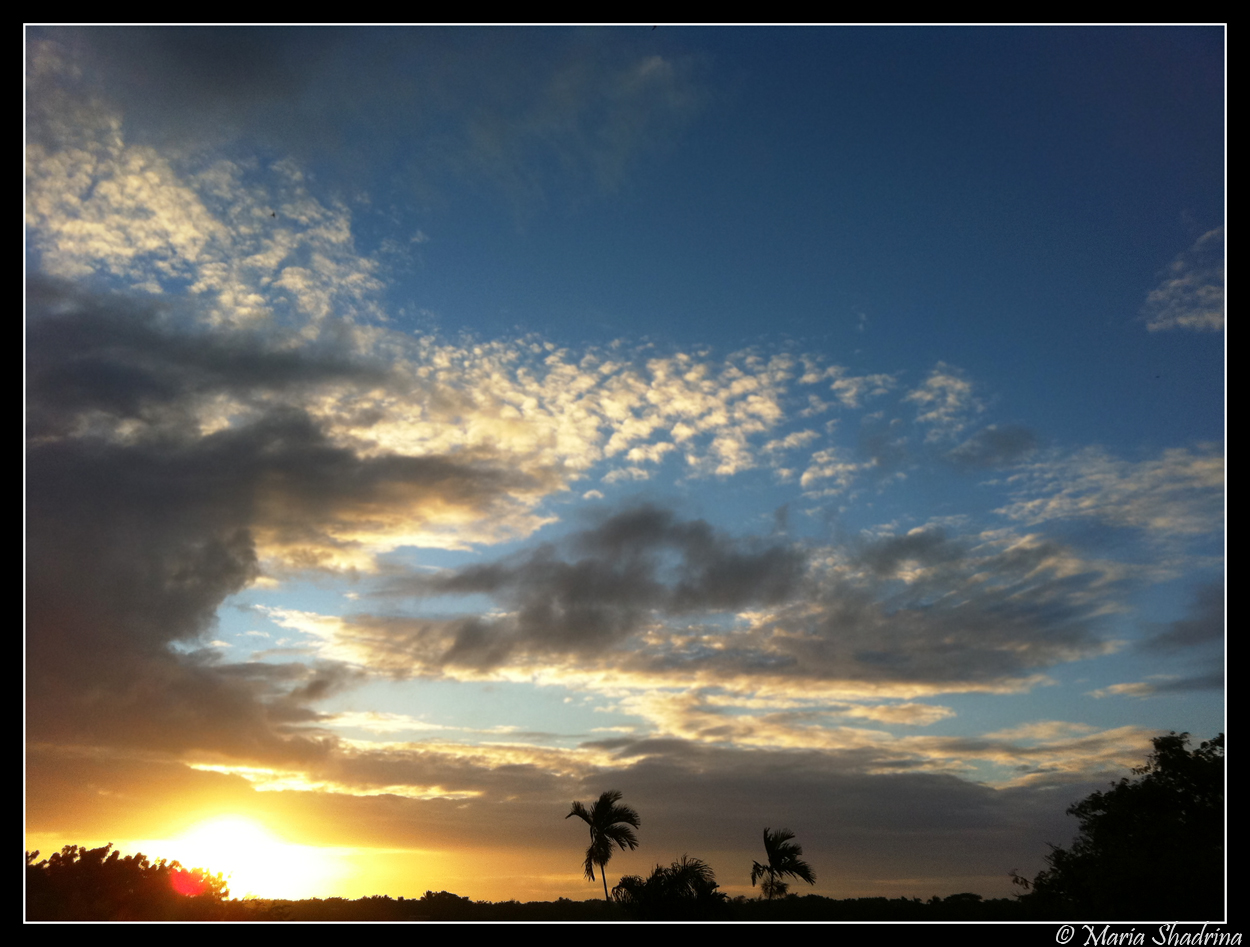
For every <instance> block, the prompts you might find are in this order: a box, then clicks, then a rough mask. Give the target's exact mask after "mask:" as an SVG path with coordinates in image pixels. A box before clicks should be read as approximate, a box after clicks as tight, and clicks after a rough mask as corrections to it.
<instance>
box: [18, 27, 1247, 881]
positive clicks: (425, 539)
mask: <svg viewBox="0 0 1250 947" xmlns="http://www.w3.org/2000/svg"><path fill="white" fill-rule="evenodd" d="M25 54H26V146H27V191H26V220H27V229H26V275H25V318H26V323H25V354H26V403H25V404H26V437H27V458H26V468H25V475H26V481H25V493H26V546H25V553H26V581H27V585H26V600H25V605H26V639H25V680H24V685H25V700H26V705H25V709H26V746H25V749H26V764H25V765H26V771H25V777H26V786H25V788H26V804H25V837H26V848H27V849H28V850H34V849H40V850H41V851H42V852H43V853H44V857H46V856H47V855H49V854H51V853H52V852H53V851H59V850H60V849H61V848H62V847H63V846H64V845H67V844H74V845H83V844H87V845H91V846H93V847H98V846H99V845H103V844H105V843H114V844H115V846H116V847H118V848H119V849H122V848H125V849H126V851H127V853H133V852H134V851H136V850H138V849H136V848H135V847H134V846H139V845H141V846H148V847H151V848H153V849H154V850H153V851H149V850H148V848H146V847H145V848H143V849H142V851H143V853H144V854H145V855H147V856H148V857H149V858H153V859H157V858H170V859H177V860H179V861H180V862H182V864H183V865H184V866H185V867H202V868H205V869H207V870H210V871H212V872H214V873H215V872H218V871H222V872H224V873H226V874H228V875H229V874H234V875H237V876H238V877H239V878H240V883H241V884H242V885H245V886H251V887H252V889H253V890H248V891H239V892H237V893H236V892H235V891H234V890H233V888H232V891H231V895H232V897H242V896H243V895H244V894H247V893H251V894H255V895H256V896H259V897H291V898H296V899H298V898H308V897H327V896H334V897H346V898H358V897H364V896H369V895H373V894H388V895H390V896H392V897H399V896H401V895H402V896H404V897H405V898H410V897H419V896H420V895H421V894H422V893H423V892H424V891H426V890H427V889H429V890H435V891H437V890H447V891H451V892H454V893H456V894H457V895H460V896H463V897H469V898H472V899H474V900H501V899H505V898H516V899H518V900H536V901H537V900H543V901H547V900H555V899H557V898H559V897H567V898H571V899H573V900H579V901H580V900H586V899H593V898H594V897H595V896H596V893H598V895H599V896H600V897H601V896H602V886H601V883H600V881H599V880H598V875H596V880H595V881H594V882H591V881H589V880H588V879H586V878H585V877H584V876H583V872H582V863H583V861H584V859H585V853H586V847H585V846H586V838H585V834H586V833H585V825H584V823H582V822H580V821H579V820H577V819H566V815H567V814H568V813H569V811H570V806H571V805H572V804H573V803H574V802H575V801H577V802H582V803H585V804H587V805H589V804H591V803H593V802H594V800H595V799H597V798H598V797H599V796H600V794H601V793H603V792H605V791H608V790H617V791H620V792H621V793H623V799H622V802H623V803H624V804H625V805H628V806H631V807H633V808H634V809H635V810H637V812H638V814H639V816H640V817H641V826H640V827H639V829H638V830H637V835H638V839H639V842H640V846H639V848H638V849H637V850H635V851H628V850H626V851H620V850H618V851H616V852H615V853H614V855H613V857H612V858H611V860H610V861H609V862H608V863H607V867H606V871H607V873H608V881H609V887H611V885H612V883H613V879H616V878H619V877H621V876H622V875H626V874H636V875H646V874H647V873H648V872H649V871H650V870H651V868H652V867H653V866H655V865H657V864H660V865H668V864H669V863H670V862H673V861H675V860H676V859H678V858H680V857H681V856H683V855H690V856H693V857H697V858H700V859H702V860H703V861H705V862H706V863H708V864H709V865H711V866H712V867H713V869H714V870H715V872H716V880H717V881H718V883H719V884H720V886H721V889H722V890H723V891H725V892H727V893H728V894H729V895H730V896H736V895H740V894H741V895H746V896H748V897H752V896H756V895H758V893H759V890H760V889H759V888H758V887H753V886H752V885H751V883H750V871H751V864H752V861H753V860H759V859H760V858H762V857H763V856H764V850H763V843H762V833H763V831H764V830H765V829H766V828H773V829H778V828H786V829H789V830H790V831H792V832H793V833H794V834H795V837H796V841H797V842H798V843H799V844H801V845H802V847H803V852H804V856H803V857H804V858H805V859H806V860H807V861H808V862H809V863H810V864H811V866H812V868H813V869H814V871H815V877H816V883H815V884H814V885H810V886H809V885H807V884H805V883H798V884H792V885H791V888H790V890H791V892H792V893H795V894H799V895H803V894H808V893H812V894H820V895H824V896H826V897H830V898H836V899H845V898H855V897H876V896H883V897H903V896H905V897H921V898H928V897H930V896H934V895H936V896H940V897H946V896H949V895H951V894H956V893H962V892H975V893H978V894H981V895H983V896H984V897H986V898H999V897H1009V896H1010V895H1011V894H1013V888H1012V883H1011V878H1010V876H1009V872H1012V871H1018V872H1020V873H1021V874H1023V875H1025V876H1028V877H1032V876H1033V875H1034V874H1035V873H1036V872H1037V871H1039V870H1041V869H1042V868H1043V867H1044V864H1045V863H1044V857H1045V855H1046V854H1047V852H1048V851H1049V849H1048V847H1047V846H1048V844H1050V843H1053V844H1056V845H1061V846H1064V845H1067V844H1069V842H1070V840H1071V839H1072V837H1073V836H1074V835H1075V834H1076V830H1077V829H1076V821H1075V819H1073V818H1071V817H1069V816H1067V815H1066V814H1065V810H1066V809H1067V807H1068V806H1069V805H1071V804H1073V803H1075V802H1076V801H1078V800H1079V799H1081V798H1083V797H1084V796H1086V795H1088V794H1089V793H1090V792H1092V791H1094V790H1096V789H1105V788H1106V786H1107V784H1108V783H1110V782H1112V781H1114V780H1116V779H1119V778H1121V777H1124V776H1127V775H1129V774H1130V771H1131V770H1132V768H1133V767H1137V766H1141V765H1142V763H1143V761H1144V760H1145V759H1146V757H1147V755H1148V753H1149V752H1150V747H1151V740H1152V738H1153V737H1155V736H1158V735H1159V734H1161V733H1166V732H1169V731H1177V732H1182V731H1183V732H1188V733H1190V734H1191V742H1192V743H1193V745H1197V744H1198V743H1200V742H1201V741H1204V740H1209V739H1211V738H1212V737H1213V736H1214V735H1216V734H1217V733H1222V732H1224V731H1225V729H1226V727H1225V721H1224V717H1225V709H1224V708H1225V700H1224V691H1225V679H1224V664H1225V653H1224V628H1225V586H1224V568H1225V567H1224V542H1225V538H1224V504H1225V499H1224V440H1225V435H1224V426H1225V413H1224V398H1225V391H1224V372H1225V368H1224V364H1225V336H1224V319H1225V316H1224V296H1223V293H1224V290H1223V284H1224V231H1223V227H1224V204H1225V187H1224V180H1225V173H1226V172H1225V138H1224V129H1225V73H1224V60H1225V48H1224V30H1223V28H1222V27H1218V26H1217V27H1152V28H1140V27H1105V28H1097V29H1095V28H1081V27H1046V28H1037V27H1012V28H977V27H958V28H940V29H939V28H926V27H806V28H754V27H741V28H705V27H664V26H661V27H659V28H658V29H652V27H651V26H650V25H646V26H640V27H613V28H547V27H543V28H526V29H521V28H439V27H413V28H389V27H388V28H360V27H357V28H351V27H343V28H340V27H334V28H301V27H166V28H151V27H38V26H32V27H27V28H26V48H25ZM579 828H580V831H579ZM179 846H183V847H184V849H185V850H186V851H187V852H188V853H191V854H194V853H195V852H197V851H198V852H200V853H201V854H203V855H206V856H210V857H218V856H219V857H220V858H221V859H222V860H223V861H227V862H228V861H229V860H231V859H235V863H233V864H220V865H212V864H204V865H200V864H196V863H194V859H188V858H185V857H183V855H180V854H178V852H177V851H176V849H177V848H178V847H179ZM243 849H247V850H248V851H249V852H250V853H251V859H250V861H249V859H248V858H243V857H241V856H238V853H239V852H240V851H241V850H243ZM244 879H246V880H244ZM297 889H301V890H303V889H306V891H307V893H305V894H282V895H274V894H271V893H269V892H273V891H284V892H285V891H295V890H297ZM331 889H333V890H331ZM326 892H329V893H328V894H327V893H326Z"/></svg>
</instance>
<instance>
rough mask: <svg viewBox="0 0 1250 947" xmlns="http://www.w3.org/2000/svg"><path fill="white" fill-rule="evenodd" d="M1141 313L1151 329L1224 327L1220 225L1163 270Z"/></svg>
mask: <svg viewBox="0 0 1250 947" xmlns="http://www.w3.org/2000/svg"><path fill="white" fill-rule="evenodd" d="M1164 277H1165V278H1164V280H1163V282H1162V283H1160V284H1159V285H1158V286H1157V287H1155V288H1154V289H1152V290H1151V291H1150V295H1149V296H1147V297H1146V304H1145V305H1144V306H1143V307H1142V311H1141V316H1142V318H1143V319H1145V320H1146V328H1147V329H1148V330H1150V331H1151V332H1160V331H1165V330H1168V329H1193V330H1197V331H1204V330H1205V331H1220V330H1222V329H1223V328H1224V228H1223V227H1217V228H1216V229H1215V230H1209V231H1207V232H1206V233H1204V234H1203V235H1202V236H1201V237H1199V238H1198V239H1197V241H1195V243H1194V245H1193V246H1192V247H1190V248H1189V249H1188V250H1186V251H1185V252H1184V253H1182V254H1181V255H1180V256H1178V257H1177V258H1176V259H1175V260H1173V261H1172V263H1171V264H1170V265H1169V266H1168V268H1167V269H1166V270H1165V271H1164Z"/></svg>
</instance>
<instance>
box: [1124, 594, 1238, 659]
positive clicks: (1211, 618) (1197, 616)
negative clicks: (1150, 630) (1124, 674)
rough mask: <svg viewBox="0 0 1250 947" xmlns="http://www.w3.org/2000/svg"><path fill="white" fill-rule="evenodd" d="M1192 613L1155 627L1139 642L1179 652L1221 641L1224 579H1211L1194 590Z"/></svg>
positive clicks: (1145, 647) (1146, 646) (1145, 646)
mask: <svg viewBox="0 0 1250 947" xmlns="http://www.w3.org/2000/svg"><path fill="white" fill-rule="evenodd" d="M1191 612H1192V615H1191V617H1189V618H1180V619H1177V620H1176V621H1174V622H1170V623H1168V624H1167V625H1164V626H1161V627H1160V626H1157V625H1155V626H1152V627H1155V628H1157V629H1158V630H1156V631H1155V633H1154V634H1153V635H1151V636H1150V637H1149V638H1146V639H1145V640H1143V641H1142V642H1141V645H1140V647H1141V648H1142V649H1143V650H1146V651H1162V652H1173V653H1175V652H1180V651H1184V650H1186V649H1189V648H1195V647H1204V646H1207V645H1213V644H1221V645H1222V644H1223V642H1224V583H1223V582H1212V583H1210V584H1208V585H1204V586H1202V587H1201V588H1200V589H1198V590H1197V591H1196V592H1195V594H1194V601H1193V606H1192V608H1191Z"/></svg>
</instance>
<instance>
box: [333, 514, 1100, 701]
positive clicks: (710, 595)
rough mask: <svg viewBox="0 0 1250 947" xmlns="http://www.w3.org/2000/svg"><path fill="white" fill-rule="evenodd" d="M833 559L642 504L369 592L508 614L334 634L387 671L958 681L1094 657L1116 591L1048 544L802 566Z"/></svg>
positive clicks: (884, 544)
mask: <svg viewBox="0 0 1250 947" xmlns="http://www.w3.org/2000/svg"><path fill="white" fill-rule="evenodd" d="M818 552H819V555H818ZM830 552H831V551H830V550H827V549H826V550H821V551H817V550H814V549H811V548H806V547H803V546H801V545H798V544H794V543H791V544H787V545H779V544H773V545H764V544H760V543H758V542H757V541H751V540H741V539H734V538H731V537H728V536H725V535H723V534H720V533H717V532H716V531H714V530H712V529H711V528H710V527H709V526H708V525H707V524H706V523H704V522H702V521H682V520H680V519H678V518H677V517H676V515H675V514H673V513H672V512H671V511H667V510H662V509H659V508H656V507H651V506H646V507H640V508H637V509H632V510H627V511H625V512H622V513H619V514H617V515H615V516H612V517H610V518H609V519H606V520H604V521H603V522H602V523H601V524H599V525H598V526H596V527H594V528H592V529H589V530H585V531H583V532H580V533H576V534H574V535H572V536H571V537H569V538H568V539H567V540H566V541H565V542H564V543H563V544H561V545H559V546H557V545H551V544H548V545H543V546H540V547H538V548H536V549H534V550H531V551H528V552H524V553H520V554H517V555H515V556H513V557H510V558H508V559H505V560H501V561H498V562H495V563H489V564H484V565H478V566H471V567H468V568H464V569H460V570H456V571H452V572H447V573H444V574H441V575H434V576H414V577H409V578H404V579H396V580H391V581H390V583H389V584H388V585H387V586H386V588H385V593H384V594H386V595H390V596H405V595H412V596H418V597H434V596H467V595H486V596H488V597H490V598H491V599H493V600H494V601H496V602H498V603H499V606H500V607H501V608H502V609H503V610H505V611H506V614H503V615H497V614H468V615H463V616H460V617H456V618H443V619H438V620H432V619H417V618H403V617H394V616H392V617H381V616H375V615H356V616H351V617H350V618H349V619H348V623H347V626H346V627H345V629H344V630H343V631H342V636H343V640H344V641H345V642H348V643H350V644H351V646H353V647H354V648H356V649H358V652H359V653H360V654H362V655H363V656H365V657H362V660H363V662H364V663H366V664H369V665H373V666H377V667H385V668H386V669H387V670H389V671H391V672H392V673H396V674H401V675H402V674H404V673H437V671H438V669H440V668H446V667H448V666H464V667H472V668H475V669H478V670H485V669H490V668H495V667H498V666H501V665H505V664H510V663H526V662H530V661H533V660H535V659H540V658H539V656H545V657H543V658H541V660H555V657H556V656H557V655H561V656H563V658H562V660H564V661H566V662H571V663H572V665H574V666H580V667H583V668H586V669H590V668H600V669H608V668H615V669H616V670H618V671H620V672H622V673H626V672H633V673H637V674H640V675H644V676H646V675H655V676H658V677H661V678H663V677H666V676H669V675H677V676H679V677H680V676H686V677H688V676H689V675H691V674H695V673H698V674H700V675H703V677H702V679H703V680H704V681H705V682H707V681H709V680H711V679H715V678H718V677H719V678H723V679H732V678H737V677H740V676H742V675H749V676H757V677H769V678H783V679H788V680H790V681H793V682H796V683H797V682H800V681H804V680H806V681H810V682H813V683H814V682H820V681H835V680H841V681H848V680H849V681H866V682H867V681H872V682H878V683H895V684H900V685H912V686H915V685H952V686H955V687H960V686H963V685H969V684H973V685H975V684H992V683H994V682H996V681H997V682H1002V681H1006V680H1010V679H1013V678H1019V677H1021V676H1022V675H1026V674H1028V673H1035V672H1036V671H1037V670H1038V669H1040V668H1044V667H1046V666H1048V665H1052V664H1054V663H1056V662H1061V661H1067V660H1073V659H1075V658H1077V657H1081V656H1087V655H1090V654H1094V653H1098V652H1099V651H1100V650H1102V649H1103V648H1104V647H1105V646H1104V644H1103V642H1102V640H1101V638H1100V636H1099V634H1098V631H1097V622H1096V616H1097V613H1098V610H1099V608H1100V607H1101V606H1102V605H1103V604H1104V603H1105V600H1106V599H1105V596H1106V595H1107V594H1108V592H1109V591H1110V588H1109V586H1110V585H1113V584H1114V581H1113V579H1112V578H1110V577H1108V576H1107V575H1106V574H1105V573H1104V572H1103V570H1102V569H1101V568H1099V567H1097V566H1094V565H1089V564H1084V563H1082V562H1081V561H1080V560H1079V559H1077V558H1076V557H1074V556H1073V555H1072V553H1071V552H1070V551H1069V550H1067V549H1066V548H1065V547H1063V546H1062V545H1060V544H1058V543H1053V542H1044V541H1039V540H1028V541H1016V542H1012V543H1003V542H999V543H984V542H978V541H976V540H973V539H971V538H969V537H960V536H949V535H947V534H946V533H944V532H943V531H941V530H936V529H930V530H917V531H913V532H912V533H909V534H906V535H902V536H886V537H881V538H878V539H875V540H872V541H863V542H859V543H856V544H853V546H852V547H851V548H848V549H845V550H842V551H841V552H842V553H843V554H844V555H846V558H845V560H844V562H843V564H842V565H841V566H840V567H836V568H833V569H828V568H825V567H817V566H815V565H814V562H815V560H816V559H817V558H819V557H823V556H828V555H829V554H830ZM743 610H750V617H749V619H747V620H746V621H745V622H744V621H741V620H738V619H737V618H736V616H737V614H738V613H740V612H742V611H743ZM723 619H728V621H727V622H726V621H723ZM644 633H645V634H644Z"/></svg>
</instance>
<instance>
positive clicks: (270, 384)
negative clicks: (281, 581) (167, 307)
mask: <svg viewBox="0 0 1250 947" xmlns="http://www.w3.org/2000/svg"><path fill="white" fill-rule="evenodd" d="M30 289H31V294H30V305H29V315H30V326H29V330H28V340H27V341H28V358H29V371H28V390H27V407H28V412H29V417H30V424H29V434H30V440H29V444H28V453H27V468H26V474H27V524H26V525H27V535H26V554H27V563H26V566H27V649H28V651H27V655H28V677H27V684H28V701H29V704H28V707H29V715H28V721H29V726H30V732H31V735H32V737H35V738H41V739H42V738H50V737H52V736H54V735H55V736H56V737H57V738H59V739H98V740H101V741H106V742H107V741H109V740H117V741H121V742H127V743H131V744H134V745H149V746H163V747H169V748H178V747H189V746H201V747H205V746H215V747H223V748H224V747H227V746H229V747H233V748H235V749H236V750H238V749H241V748H243V747H248V746H251V747H253V748H258V747H261V746H268V747H270V749H274V750H275V751H276V748H278V747H279V745H280V744H282V743H283V741H282V739H281V734H282V733H283V732H284V731H285V730H286V728H287V727H288V726H289V725H290V724H291V723H294V722H300V721H306V720H309V719H312V718H311V716H310V715H309V713H308V712H307V710H306V709H305V708H306V705H307V704H308V703H310V702H312V701H316V700H318V699H321V698H323V697H325V696H326V695H327V694H328V693H329V692H331V691H332V690H334V689H335V688H338V687H341V686H344V685H345V684H346V683H347V676H346V672H344V671H343V669H341V668H338V669H335V668H333V667H305V666H302V665H294V666H291V667H286V668H278V667H274V666H272V665H267V664H247V665H230V664H226V663H224V662H221V661H219V660H217V659H215V658H213V657H211V656H210V653H209V652H207V651H204V650H194V648H195V644H196V642H198V641H199V640H200V639H201V636H202V635H203V634H204V633H205V632H206V631H208V630H209V629H210V628H211V626H212V625H213V622H214V617H215V614H216V610H217V608H218V606H219V605H220V604H221V602H222V601H223V600H224V599H225V598H226V597H227V596H229V595H230V594H232V593H234V592H237V591H239V590H241V589H242V588H244V587H246V586H247V585H249V584H250V583H251V582H252V581H254V580H255V579H256V577H257V576H258V574H259V570H260V568H261V561H260V555H261V550H260V548H259V547H260V546H261V545H262V544H263V545H264V546H265V547H266V548H267V550H268V552H267V554H268V555H271V556H277V557H278V558H279V559H284V560H285V564H286V566H287V567H300V566H315V565H317V564H318V563H319V562H320V561H321V560H320V559H319V556H322V555H331V556H332V555H333V554H334V552H335V551H336V550H341V549H344V548H346V549H348V550H349V551H350V549H351V547H352V541H351V540H345V539H341V538H339V533H340V532H350V531H351V529H352V527H353V526H354V525H355V524H357V523H360V522H364V523H366V524H368V523H375V522H376V521H377V520H379V519H380V518H385V517H386V516H388V515H394V516H400V517H406V518H408V519H409V520H411V521H413V522H418V523H419V522H420V521H421V518H422V516H423V512H422V511H423V510H424V509H425V508H426V506H427V505H429V506H433V507H436V508H438V509H439V510H445V509H449V508H451V509H458V510H462V511H464V512H465V513H468V514H478V515H485V514H486V512H487V511H489V510H490V509H491V507H492V504H494V503H496V502H498V501H499V499H500V497H501V496H503V495H504V493H506V492H507V491H508V490H510V489H513V488H516V487H518V485H520V486H522V487H524V485H525V484H526V483H528V481H529V478H528V477H527V476H526V475H525V474H523V473H520V472H516V471H505V470H502V469H499V468H496V467H491V466H490V465H489V464H486V463H484V462H482V461H481V460H480V459H479V460H477V461H459V460H453V459H450V458H445V457H439V456H425V457H420V456H417V457H408V456H393V455H386V454H380V455H376V456H367V457H361V456H358V455H357V454H355V453H354V452H353V451H352V450H351V449H349V448H347V447H343V446H340V445H338V444H336V443H334V442H332V441H331V439H330V438H329V436H328V435H327V433H326V432H325V431H324V430H323V429H322V426H321V424H320V423H319V422H318V421H317V420H316V419H314V418H313V417H311V416H309V414H308V413H307V412H305V411H304V410H303V409H302V408H300V407H299V406H298V405H297V404H296V403H295V402H298V401H300V400H301V399H302V398H304V397H305V396H306V395H307V394H308V392H310V391H315V390H316V386H317V385H318V384H322V383H334V384H352V383H357V382H359V383H363V384H366V385H368V386H374V385H376V384H378V383H379V372H378V370H377V369H376V368H375V367H370V366H363V365H359V364H356V363H355V362H353V360H352V359H351V358H349V357H348V356H347V355H346V354H341V353H340V354H335V353H333V352H325V353H321V354H318V353H317V352H307V351H304V352H295V351H290V350H285V349H283V348H282V347H281V346H278V347H272V346H271V344H270V343H269V342H267V341H266V340H265V339H263V338H262V337H260V336H255V335H247V334H241V333H240V334H235V335H231V334H226V333H218V334H217V335H215V336H214V335H208V334H206V333H202V332H192V331H190V330H186V329H179V328H177V326H176V323H175V322H172V321H168V320H166V321H162V318H161V314H160V313H159V312H157V311H156V310H155V309H154V308H153V307H152V306H151V305H150V304H148V305H145V304H141V303H135V302H134V301H133V300H130V299H129V298H128V297H124V296H120V295H112V296H99V297H95V296H91V295H90V294H86V293H84V292H81V291H71V290H67V289H65V288H64V287H62V286H59V285H57V284H50V283H44V282H42V281H40V280H38V279H33V278H32V279H31V281H30ZM217 396H228V397H229V398H231V399H233V400H235V401H238V402H241V403H243V404H245V405H249V404H250V407H251V413H250V415H248V416H247V417H246V418H245V419H244V420H239V421H237V422H236V423H233V424H230V425H227V426H225V427H220V428H218V429H215V430H213V431H212V432H211V433H204V432H203V430H202V428H201V426H200V424H199V418H198V416H197V414H196V411H197V409H199V408H202V407H203V404H204V402H205V400H206V399H208V400H211V399H212V398H215V397H217ZM175 645H176V646H177V647H174V646H175ZM188 649H191V650H190V651H188ZM306 750H307V751H309V752H312V751H314V750H315V747H313V746H312V745H311V744H310V745H309V747H307V748H306ZM291 751H292V752H304V751H298V750H295V749H292V750H291ZM283 752H285V751H283Z"/></svg>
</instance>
